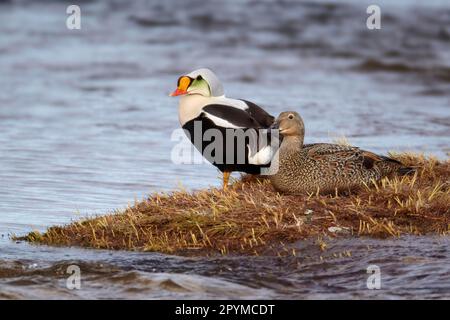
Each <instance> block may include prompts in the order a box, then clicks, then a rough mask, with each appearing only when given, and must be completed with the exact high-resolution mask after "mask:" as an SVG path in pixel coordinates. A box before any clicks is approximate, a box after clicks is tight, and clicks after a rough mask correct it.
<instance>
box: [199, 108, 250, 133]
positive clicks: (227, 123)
mask: <svg viewBox="0 0 450 320" xmlns="http://www.w3.org/2000/svg"><path fill="white" fill-rule="evenodd" d="M204 114H205V116H206V117H207V118H208V119H210V120H211V121H212V122H214V124H215V125H216V126H218V127H223V128H232V129H243V128H245V127H240V126H238V125H236V124H234V123H232V122H230V121H228V120H226V119H223V118H220V117H217V116H214V115H212V114H210V113H208V112H205V111H204Z"/></svg>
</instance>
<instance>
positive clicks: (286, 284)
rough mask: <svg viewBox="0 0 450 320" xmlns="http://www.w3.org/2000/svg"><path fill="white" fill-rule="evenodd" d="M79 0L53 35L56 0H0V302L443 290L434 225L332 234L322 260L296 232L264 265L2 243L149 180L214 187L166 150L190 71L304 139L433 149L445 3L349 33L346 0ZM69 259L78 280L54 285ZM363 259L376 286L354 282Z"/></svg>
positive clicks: (445, 145)
mask: <svg viewBox="0 0 450 320" xmlns="http://www.w3.org/2000/svg"><path fill="white" fill-rule="evenodd" d="M80 3H81V4H80V6H81V14H82V18H81V19H82V22H81V23H82V29H81V30H68V29H67V28H66V26H65V20H66V18H67V15H66V14H65V9H66V8H65V6H64V5H62V4H59V3H58V2H57V1H45V2H43V3H41V4H38V3H29V2H24V1H1V2H0V21H1V23H0V30H1V32H2V36H1V37H0V70H1V73H0V87H1V88H2V89H1V90H0V181H1V184H0V234H3V237H2V238H0V284H1V285H0V298H14V297H16V298H24V297H28V298H63V297H66V298H74V297H76V298H94V297H95V298H100V297H106V298H107V297H116V298H118V297H120V298H176V297H190V298H208V297H209V298H215V297H242V298H277V297H282V298H330V297H332V298H333V297H334V298H367V297H375V298H410V297H419V298H449V297H450V287H449V285H448V284H449V283H450V281H449V278H448V275H447V274H449V270H448V265H449V262H450V250H449V249H448V238H434V237H423V238H408V237H407V238H403V239H401V240H396V241H391V240H389V241H382V240H360V239H358V240H340V241H335V242H332V244H330V246H331V247H332V248H334V249H335V250H336V252H340V251H343V250H352V252H353V255H352V256H351V257H345V258H335V257H329V258H326V259H324V260H323V261H322V260H320V259H319V258H318V256H319V255H324V256H325V255H329V254H331V253H328V252H326V253H321V252H318V251H317V246H316V245H313V244H298V245H299V246H305V248H304V252H305V255H304V256H301V257H298V258H289V259H287V260H280V259H279V258H274V257H257V258H246V257H231V258H215V259H205V258H203V259H201V258H196V259H187V258H178V257H171V256H165V255H159V254H150V253H145V254H142V253H126V252H106V251H100V252H97V251H91V250H80V249H67V248H49V247H35V246H29V245H27V244H24V243H21V244H16V243H14V242H12V241H10V240H9V238H8V235H9V234H19V235H20V234H24V233H26V232H28V231H30V230H33V229H38V230H44V229H45V228H46V227H47V226H50V225H53V224H61V223H66V222H68V221H71V220H73V219H77V218H79V217H81V216H85V215H88V214H89V215H90V214H101V213H105V212H108V211H110V210H113V209H116V208H121V207H125V206H126V205H127V203H128V202H133V201H134V199H135V198H138V199H140V198H142V197H144V196H145V195H147V194H148V193H151V192H155V191H160V190H171V189H174V188H178V187H180V186H183V187H185V188H189V189H198V188H205V187H208V186H211V185H213V186H218V185H219V184H220V180H219V179H218V178H217V177H218V176H219V174H218V172H217V171H216V170H215V169H214V168H213V167H212V166H209V165H176V164H174V163H172V162H171V160H170V156H171V150H172V148H173V147H174V146H175V144H176V142H174V141H171V140H170V137H171V134H172V132H173V130H174V129H176V128H178V120H177V111H176V110H177V109H176V106H177V100H176V99H175V98H169V97H168V96H167V95H168V93H169V92H171V91H172V90H173V89H174V87H175V85H176V79H177V77H178V76H179V75H180V74H182V73H185V72H187V71H190V70H192V69H195V68H198V67H209V68H211V69H213V70H215V72H216V73H217V74H218V76H219V77H220V78H221V79H222V81H223V83H224V87H225V92H226V94H227V95H228V96H230V97H236V98H245V99H247V100H251V101H253V102H255V103H258V104H260V105H261V106H264V107H265V108H266V110H268V111H269V112H271V113H272V114H274V115H276V114H278V113H279V112H281V111H283V110H287V109H293V110H296V111H298V112H299V113H300V114H301V115H302V117H303V118H304V120H305V125H306V140H307V142H311V141H329V140H332V139H334V138H337V137H340V136H344V135H345V136H346V137H347V138H348V139H349V141H350V142H351V143H352V144H355V145H358V146H360V147H363V148H366V149H369V150H373V151H376V152H381V153H386V152H388V151H390V150H396V151H416V152H426V153H431V154H435V155H437V156H438V157H441V158H445V157H447V153H448V152H450V149H449V146H450V143H449V142H450V138H449V137H450V5H449V4H448V3H446V2H445V1H431V2H427V5H426V6H425V5H423V4H421V2H419V1H406V0H404V1H400V2H396V4H390V3H389V1H382V2H380V6H381V10H382V28H381V30H368V29H367V28H366V24H365V21H366V18H367V14H366V8H367V5H368V3H364V2H359V1H354V2H352V1H342V2H333V3H326V2H319V3H317V2H300V1H278V2H268V1H258V2H256V1H239V2H238V1H227V2H226V3H222V2H219V1H211V2H204V1H181V0H180V1H166V2H163V3H158V2H155V3H150V2H144V1H136V2H132V3H129V2H127V1H111V2H107V3H106V2H101V1H82V2H80ZM174 8H176V10H175V9H174ZM367 245H369V246H370V248H371V249H370V250H368V249H367ZM334 249H332V250H334ZM307 256H310V257H311V258H310V259H309V260H308V259H307V258H306V257H307ZM261 261H263V263H262V262H261ZM70 263H74V264H77V265H80V267H81V270H82V275H83V283H82V285H83V289H82V290H80V291H69V290H67V288H66V287H65V279H66V277H67V275H66V274H65V268H66V267H67V265H68V264H70ZM369 264H377V265H379V266H380V268H381V272H382V277H383V278H382V279H383V281H382V290H379V291H378V290H377V291H372V290H367V288H366V286H365V281H366V279H367V276H368V275H367V273H366V268H367V265H369Z"/></svg>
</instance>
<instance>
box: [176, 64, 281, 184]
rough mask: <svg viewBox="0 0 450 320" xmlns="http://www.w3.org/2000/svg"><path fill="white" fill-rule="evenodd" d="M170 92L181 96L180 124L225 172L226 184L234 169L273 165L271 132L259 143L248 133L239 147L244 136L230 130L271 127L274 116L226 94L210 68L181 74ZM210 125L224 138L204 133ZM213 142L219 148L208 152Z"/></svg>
mask: <svg viewBox="0 0 450 320" xmlns="http://www.w3.org/2000/svg"><path fill="white" fill-rule="evenodd" d="M171 96H181V98H180V103H179V109H178V117H179V121H180V124H181V126H182V128H183V129H185V132H186V134H187V136H188V137H189V138H190V140H191V142H192V143H193V144H194V145H195V147H196V148H197V150H199V151H200V152H201V153H202V155H203V156H204V157H205V158H206V159H207V160H208V161H209V162H211V163H212V164H213V165H214V166H216V167H217V168H218V169H219V170H220V171H221V172H223V186H224V188H226V186H227V185H228V179H229V176H230V173H231V172H233V171H239V172H245V173H250V174H259V173H260V172H261V168H263V167H268V166H270V160H271V159H272V155H273V152H274V151H273V150H274V149H273V148H271V147H270V145H269V144H270V135H268V139H267V141H266V144H258V145H256V146H255V145H254V144H251V143H249V138H248V137H246V138H245V142H244V143H245V146H243V148H240V147H241V146H239V143H241V145H242V140H241V142H239V139H238V138H233V137H230V136H229V135H228V134H229V132H230V130H232V131H233V130H234V131H235V132H236V133H239V132H244V133H248V132H249V131H250V130H252V132H259V131H260V130H261V129H263V130H264V129H268V128H269V127H270V126H271V125H272V124H273V122H274V119H275V118H274V117H273V116H271V115H270V114H268V113H267V112H266V111H264V110H263V109H262V108H261V107H259V106H257V105H256V104H254V103H252V102H249V101H246V100H237V99H230V98H227V97H225V95H224V90H223V86H222V84H221V83H220V81H219V79H218V78H217V76H216V75H215V74H214V73H213V72H212V71H211V70H209V69H206V68H202V69H198V70H195V71H192V72H191V73H188V74H185V75H183V76H181V77H180V78H179V79H178V87H177V89H176V90H175V91H174V92H173V93H172V94H171ZM209 129H215V130H216V132H220V133H221V134H222V137H223V139H217V138H213V139H211V137H207V136H205V133H206V132H207V131H208V130H209ZM237 131H239V132H237ZM267 131H268V130H266V132H267ZM209 132H211V131H209ZM199 135H201V136H200V137H199ZM249 136H251V134H250V135H249ZM231 140H233V141H231ZM199 142H200V143H199ZM212 142H214V143H216V144H215V147H216V148H215V150H213V151H212V152H211V154H209V153H208V152H206V151H210V149H211V147H208V145H210V144H211V143H212ZM230 142H231V144H230ZM230 146H231V147H230ZM239 150H244V152H239Z"/></svg>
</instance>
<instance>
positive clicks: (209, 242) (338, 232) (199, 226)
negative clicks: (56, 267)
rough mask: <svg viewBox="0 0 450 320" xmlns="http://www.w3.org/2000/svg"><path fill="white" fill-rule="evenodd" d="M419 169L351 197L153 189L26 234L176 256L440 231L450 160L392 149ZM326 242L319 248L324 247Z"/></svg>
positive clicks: (251, 185)
mask: <svg viewBox="0 0 450 320" xmlns="http://www.w3.org/2000/svg"><path fill="white" fill-rule="evenodd" d="M393 157H394V158H396V159H398V160H400V161H402V162H403V163H404V164H405V165H409V166H415V167H417V172H416V173H415V174H414V175H412V176H405V177H399V178H394V179H390V180H389V179H384V180H382V181H381V182H378V183H374V184H373V185H370V186H367V187H364V188H362V189H361V190H359V191H357V192H355V193H353V194H351V195H320V194H310V195H305V196H292V195H281V194H278V193H277V192H275V191H274V189H273V188H272V186H271V184H270V182H269V181H268V180H265V179H256V178H252V177H243V178H242V179H241V180H240V181H237V182H235V183H234V184H233V185H232V186H231V187H230V188H229V190H227V191H223V190H221V189H209V190H201V191H196V192H193V193H189V192H185V191H176V192H171V193H157V194H153V195H151V196H150V197H149V198H148V199H146V200H143V201H141V202H137V203H135V205H134V206H132V207H128V208H126V209H125V210H123V211H118V212H113V213H111V214H108V215H105V216H100V217H95V218H91V219H86V220H82V221H78V222H73V223H71V224H69V225H66V226H61V227H59V226H55V227H51V228H49V229H48V230H47V231H46V232H45V233H44V234H40V233H37V232H32V233H30V234H28V235H27V236H26V237H24V238H23V239H25V240H28V241H30V242H34V243H43V244H49V245H64V246H82V247H91V248H103V249H125V250H143V251H158V252H164V253H176V254H186V255H188V254H189V255H195V254H210V253H214V252H216V253H221V254H228V253H244V254H256V255H258V254H262V253H269V252H272V253H278V254H295V252H293V251H291V250H290V249H288V244H289V243H292V242H295V241H297V240H301V239H306V238H309V237H317V238H322V237H323V236H331V237H337V236H349V235H353V236H373V237H391V236H394V237H396V236H399V235H402V234H416V235H420V234H440V235H445V234H448V233H449V230H450V209H449V203H450V179H449V178H450V160H447V161H445V162H439V161H438V160H437V159H435V158H432V157H424V156H423V155H413V154H396V155H393ZM324 247H325V245H324Z"/></svg>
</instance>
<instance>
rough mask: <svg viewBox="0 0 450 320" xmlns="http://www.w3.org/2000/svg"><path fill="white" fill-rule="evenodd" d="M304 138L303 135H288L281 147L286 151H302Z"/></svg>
mask: <svg viewBox="0 0 450 320" xmlns="http://www.w3.org/2000/svg"><path fill="white" fill-rule="evenodd" d="M303 140H304V137H303V136H286V137H284V138H283V142H282V143H281V147H280V148H281V149H283V150H285V151H300V150H301V149H302V148H303Z"/></svg>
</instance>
